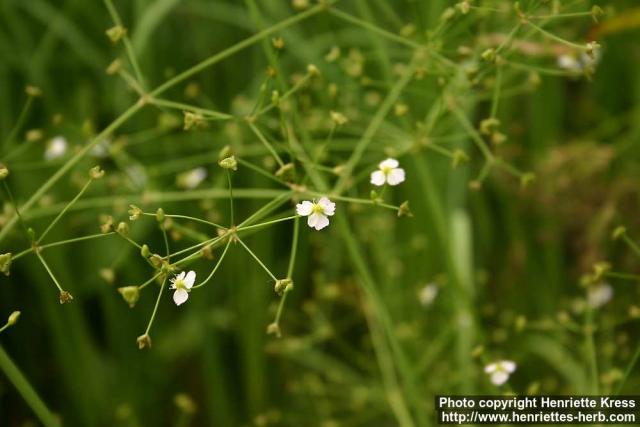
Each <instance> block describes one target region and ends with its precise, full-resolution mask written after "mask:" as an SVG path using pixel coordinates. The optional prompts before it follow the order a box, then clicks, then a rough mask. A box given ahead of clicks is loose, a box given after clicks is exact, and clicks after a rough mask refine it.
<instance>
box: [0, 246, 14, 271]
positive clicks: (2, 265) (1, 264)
mask: <svg viewBox="0 0 640 427" xmlns="http://www.w3.org/2000/svg"><path fill="white" fill-rule="evenodd" d="M11 261H12V257H11V252H7V253H6V254H2V255H0V272H2V274H4V275H5V276H9V274H11Z"/></svg>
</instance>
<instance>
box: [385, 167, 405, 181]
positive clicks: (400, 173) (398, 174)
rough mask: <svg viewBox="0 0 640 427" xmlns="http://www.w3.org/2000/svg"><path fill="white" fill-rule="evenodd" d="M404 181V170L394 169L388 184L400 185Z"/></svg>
mask: <svg viewBox="0 0 640 427" xmlns="http://www.w3.org/2000/svg"><path fill="white" fill-rule="evenodd" d="M402 181H404V169H401V168H398V169H392V170H391V172H389V175H387V182H388V183H389V185H398V184H400V183H401V182H402Z"/></svg>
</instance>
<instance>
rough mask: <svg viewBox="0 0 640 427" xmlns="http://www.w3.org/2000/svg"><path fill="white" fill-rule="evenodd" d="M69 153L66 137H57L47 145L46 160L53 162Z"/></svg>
mask: <svg viewBox="0 0 640 427" xmlns="http://www.w3.org/2000/svg"><path fill="white" fill-rule="evenodd" d="M66 152H67V140H66V139H65V137H64V136H56V137H55V138H53V139H52V140H51V141H49V143H48V144H47V149H46V150H45V152H44V158H45V160H53V159H57V158H59V157H62V156H64V153H66Z"/></svg>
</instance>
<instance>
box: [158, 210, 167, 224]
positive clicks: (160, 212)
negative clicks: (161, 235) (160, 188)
mask: <svg viewBox="0 0 640 427" xmlns="http://www.w3.org/2000/svg"><path fill="white" fill-rule="evenodd" d="M164 219H165V216H164V210H163V209H162V208H158V210H157V211H156V221H158V222H159V223H160V224H162V223H163V222H164Z"/></svg>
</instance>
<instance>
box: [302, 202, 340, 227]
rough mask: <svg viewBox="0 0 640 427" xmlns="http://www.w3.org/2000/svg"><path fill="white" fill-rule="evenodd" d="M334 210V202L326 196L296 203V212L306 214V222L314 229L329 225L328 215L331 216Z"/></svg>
mask: <svg viewBox="0 0 640 427" xmlns="http://www.w3.org/2000/svg"><path fill="white" fill-rule="evenodd" d="M335 211H336V204H335V203H333V202H332V201H331V200H329V199H327V198H326V197H322V198H320V200H318V202H317V203H316V202H315V201H314V202H310V201H308V200H305V201H303V202H302V203H298V204H297V205H296V213H297V214H298V215H300V216H306V217H308V218H307V224H308V225H309V227H311V228H315V229H316V230H322V229H323V228H325V227H326V226H327V225H329V218H327V217H328V216H332V215H333V214H334V213H335Z"/></svg>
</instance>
